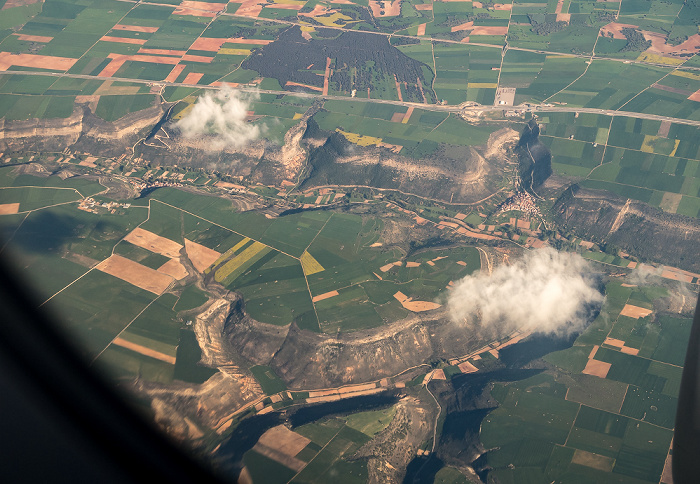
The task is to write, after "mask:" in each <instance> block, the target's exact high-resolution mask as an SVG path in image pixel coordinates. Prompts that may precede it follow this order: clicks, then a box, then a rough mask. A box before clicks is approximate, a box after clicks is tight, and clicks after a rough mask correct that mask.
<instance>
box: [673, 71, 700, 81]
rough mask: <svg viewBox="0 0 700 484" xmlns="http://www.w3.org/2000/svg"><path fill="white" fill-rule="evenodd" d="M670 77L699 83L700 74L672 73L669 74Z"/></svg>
mask: <svg viewBox="0 0 700 484" xmlns="http://www.w3.org/2000/svg"><path fill="white" fill-rule="evenodd" d="M671 75H672V76H678V77H686V78H688V79H695V80H696V81H700V74H693V73H692V72H688V71H673V72H671Z"/></svg>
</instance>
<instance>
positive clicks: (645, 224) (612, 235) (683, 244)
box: [553, 185, 700, 272]
mask: <svg viewBox="0 0 700 484" xmlns="http://www.w3.org/2000/svg"><path fill="white" fill-rule="evenodd" d="M553 213H554V216H555V220H556V221H557V223H558V224H560V226H561V227H562V228H564V229H565V230H570V231H572V232H574V233H575V234H576V235H577V236H580V237H583V238H584V239H586V240H591V241H593V242H597V243H601V244H612V245H614V246H617V247H619V248H621V249H623V250H624V251H626V252H629V253H630V254H632V255H634V256H636V257H639V258H640V259H642V260H653V261H658V262H661V263H663V264H668V265H670V266H674V267H680V268H682V269H686V270H690V271H694V272H697V271H700V261H699V260H698V259H697V254H698V253H700V223H699V222H698V220H697V219H694V218H690V217H686V216H684V215H677V214H671V213H666V212H663V211H661V210H659V209H657V208H655V207H652V206H650V205H647V204H646V203H643V202H639V201H636V200H631V199H626V198H623V197H620V196H619V195H616V194H614V193H611V192H607V191H604V190H591V189H586V188H580V187H579V186H578V185H574V186H572V187H571V188H569V189H568V190H566V191H565V192H564V193H563V194H562V195H561V197H559V199H558V200H557V202H556V204H555V205H554V208H553Z"/></svg>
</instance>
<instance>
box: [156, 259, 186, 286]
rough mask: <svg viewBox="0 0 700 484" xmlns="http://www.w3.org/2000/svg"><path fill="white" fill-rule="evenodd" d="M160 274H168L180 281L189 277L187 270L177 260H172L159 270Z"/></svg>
mask: <svg viewBox="0 0 700 484" xmlns="http://www.w3.org/2000/svg"><path fill="white" fill-rule="evenodd" d="M158 272H160V273H162V274H167V275H169V276H171V277H173V278H174V279H177V280H178V281H179V280H180V279H184V278H185V277H187V269H185V266H183V265H182V264H180V261H179V260H177V259H170V260H169V261H168V262H166V263H165V264H163V265H162V266H160V267H159V268H158Z"/></svg>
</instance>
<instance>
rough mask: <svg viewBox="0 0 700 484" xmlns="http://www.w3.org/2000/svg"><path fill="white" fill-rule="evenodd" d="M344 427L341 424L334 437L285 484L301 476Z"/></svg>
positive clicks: (344, 425)
mask: <svg viewBox="0 0 700 484" xmlns="http://www.w3.org/2000/svg"><path fill="white" fill-rule="evenodd" d="M346 426H347V425H346V424H343V425H342V426H341V427H340V428H339V429H338V431H337V432H336V433H335V435H334V436H333V437H331V440H329V441H328V442H326V445H324V446H323V447H321V449H320V450H319V451H318V452H316V455H315V456H313V458H312V459H311V460H310V461H309V462H307V463H306V465H305V466H304V467H302V468H301V470H300V471H299V472H297V473H296V474H294V475H293V476H292V478H291V479H289V480H288V481H287V484H289V483H290V482H292V481H293V480H294V479H295V478H296V477H297V476H298V475H299V474H301V473H302V472H303V471H304V469H306V468H307V467H308V466H309V464H311V463H312V462H313V461H314V459H315V458H316V457H318V456H319V455H320V454H321V452H323V449H325V448H326V447H328V445H329V444H330V443H331V442H333V441H334V440H335V438H336V437H337V436H338V434H339V433H340V431H341V430H343V429H344V428H345V427H346Z"/></svg>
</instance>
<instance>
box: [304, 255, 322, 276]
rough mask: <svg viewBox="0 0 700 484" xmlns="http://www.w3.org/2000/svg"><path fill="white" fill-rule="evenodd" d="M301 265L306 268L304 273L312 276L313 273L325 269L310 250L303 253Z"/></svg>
mask: <svg viewBox="0 0 700 484" xmlns="http://www.w3.org/2000/svg"><path fill="white" fill-rule="evenodd" d="M301 267H302V269H304V274H305V275H307V276H310V275H311V274H316V273H317V272H323V271H325V269H324V268H323V266H322V265H321V264H319V263H318V261H317V260H316V259H314V257H313V256H312V255H311V254H309V253H308V252H306V251H304V253H303V254H301Z"/></svg>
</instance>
